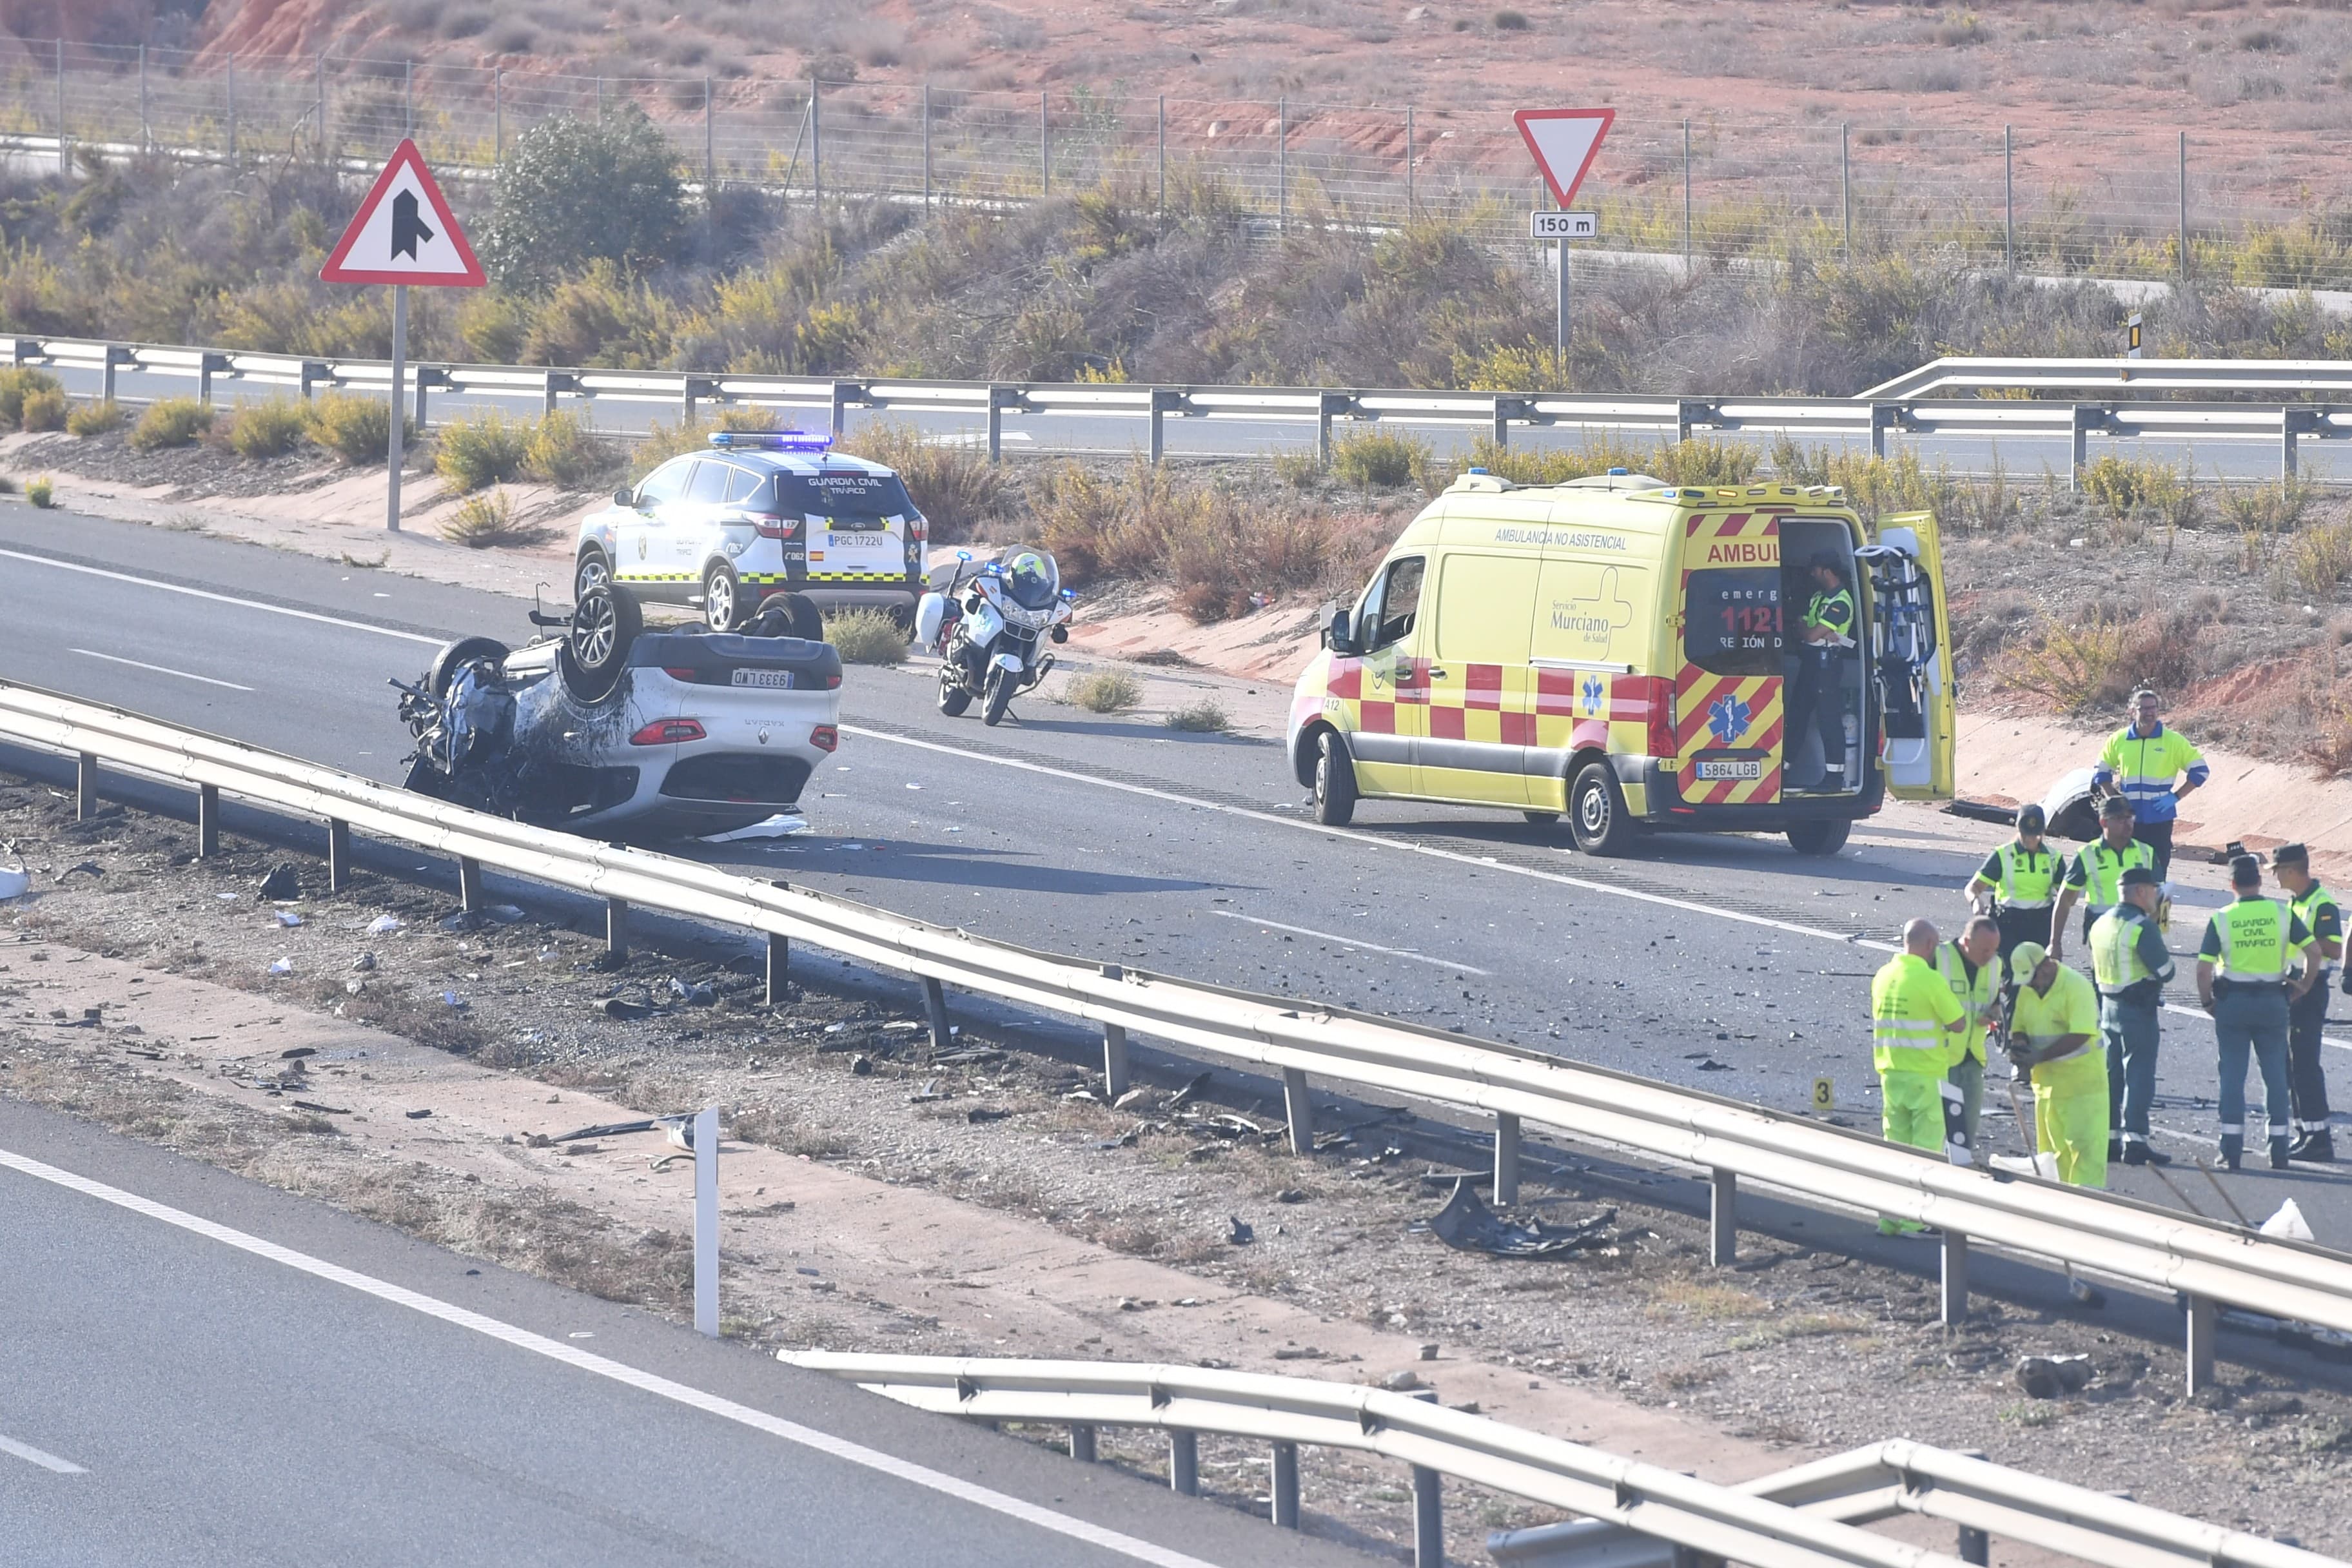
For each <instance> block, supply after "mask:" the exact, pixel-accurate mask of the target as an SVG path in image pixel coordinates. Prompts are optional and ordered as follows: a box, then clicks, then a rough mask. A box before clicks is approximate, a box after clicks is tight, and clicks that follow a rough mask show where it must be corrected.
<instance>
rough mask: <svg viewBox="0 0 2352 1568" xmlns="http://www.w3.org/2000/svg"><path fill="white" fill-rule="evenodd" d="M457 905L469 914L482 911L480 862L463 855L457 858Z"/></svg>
mask: <svg viewBox="0 0 2352 1568" xmlns="http://www.w3.org/2000/svg"><path fill="white" fill-rule="evenodd" d="M457 907H458V908H460V909H462V910H465V911H466V912H467V914H469V915H478V914H479V913H481V912H482V863H481V862H480V861H479V860H476V859H472V858H468V857H467V856H463V855H461V856H459V857H458V858H457Z"/></svg>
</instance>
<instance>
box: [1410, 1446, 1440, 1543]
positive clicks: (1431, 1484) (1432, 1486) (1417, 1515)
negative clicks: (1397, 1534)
mask: <svg viewBox="0 0 2352 1568" xmlns="http://www.w3.org/2000/svg"><path fill="white" fill-rule="evenodd" d="M1412 1568H1445V1514H1444V1477H1442V1476H1440V1475H1439V1474H1438V1473H1437V1472H1436V1471H1435V1470H1433V1469H1430V1468H1427V1467H1426V1466H1423V1465H1415V1466H1414V1467H1413V1468H1412Z"/></svg>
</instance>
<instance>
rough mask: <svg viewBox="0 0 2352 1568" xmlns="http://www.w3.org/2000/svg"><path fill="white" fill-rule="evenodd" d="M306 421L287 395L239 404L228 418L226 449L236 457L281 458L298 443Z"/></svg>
mask: <svg viewBox="0 0 2352 1568" xmlns="http://www.w3.org/2000/svg"><path fill="white" fill-rule="evenodd" d="M309 424H310V421H309V418H308V414H307V411H306V410H305V409H304V408H303V406H302V405H300V404H299V403H297V402H295V401H294V400H293V399H292V398H290V397H272V398H269V399H268V400H267V401H266V402H261V403H247V404H243V405H239V407H238V408H237V410H236V414H234V415H233V416H230V419H229V423H228V445H229V449H230V450H231V451H233V452H235V453H236V455H237V456H238V457H240V458H257V459H258V458H282V457H284V456H285V455H286V454H287V453H289V452H290V451H292V450H294V448H295V447H299V446H300V445H301V444H302V440H303V437H304V436H305V435H307V434H308V430H309Z"/></svg>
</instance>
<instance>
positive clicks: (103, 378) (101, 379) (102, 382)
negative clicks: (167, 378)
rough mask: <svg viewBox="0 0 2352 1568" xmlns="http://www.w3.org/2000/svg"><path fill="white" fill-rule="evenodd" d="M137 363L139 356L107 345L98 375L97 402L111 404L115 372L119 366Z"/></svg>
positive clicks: (119, 346)
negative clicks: (102, 364) (103, 361)
mask: <svg viewBox="0 0 2352 1568" xmlns="http://www.w3.org/2000/svg"><path fill="white" fill-rule="evenodd" d="M137 363H139V356H138V355H137V354H134V353H131V351H130V350H129V349H126V348H123V347H121V345H119V344H116V343H109V344H107V345H106V364H105V366H104V367H103V368H102V369H100V371H99V373H98V400H99V401H100V403H111V402H113V401H114V373H115V370H116V369H117V368H118V367H119V366H121V365H126V364H129V365H135V364H137Z"/></svg>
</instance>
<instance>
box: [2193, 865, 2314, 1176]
mask: <svg viewBox="0 0 2352 1568" xmlns="http://www.w3.org/2000/svg"><path fill="white" fill-rule="evenodd" d="M2230 890H2231V892H2233V893H2235V894H2236V895H2237V899H2236V900H2235V901H2234V902H2231V903H2228V904H2224V905H2222V906H2221V910H2220V911H2219V912H2217V913H2216V914H2215V915H2214V916H2213V918H2212V919H2211V920H2210V921H2206V922H2205V941H2204V943H2203V944H2202V945H2201V946H2200V947H2199V948H2198V950H2197V998H2198V1000H2199V1001H2200V1002H2202V1003H2204V1005H2205V1010H2206V1011H2207V1012H2209V1013H2210V1014H2212V1015H2213V1038H2214V1042H2215V1044H2216V1045H2218V1046H2219V1047H2221V1163H2223V1164H2225V1165H2227V1166H2229V1167H2230V1169H2231V1170H2233V1171H2234V1170H2236V1169H2237V1168H2238V1161H2239V1159H2240V1157H2241V1156H2242V1154H2243V1153H2244V1152H2245V1148H2246V1058H2247V1057H2248V1056H2249V1055H2250V1054H2251V1055H2252V1057H2253V1058H2254V1059H2255V1061H2257V1062H2258V1063H2260V1064H2261V1066H2262V1071H2263V1120H2264V1121H2267V1122H2268V1123H2269V1130H2270V1136H2271V1168H2272V1169H2273V1170H2275V1171H2284V1170H2285V1169H2286V1167H2287V1158H2288V1154H2287V1150H2288V1142H2287V1106H2288V1100H2289V1096H2288V1093H2287V1087H2286V1026H2287V1005H2288V1002H2289V1000H2290V999H2291V997H2300V996H2302V995H2303V994H2305V993H2306V992H2307V991H2309V990H2310V989H2311V987H2312V985H2313V984H2315V982H2316V981H2317V978H2318V972H2317V966H2316V965H2315V964H2311V963H2305V965H2304V968H2303V970H2302V973H2301V974H2300V976H2299V977H2298V976H2297V974H2296V970H2295V964H2296V961H2297V960H2298V959H2301V958H2303V957H2304V955H2305V950H2306V949H2307V948H2308V947H2309V946H2310V945H2311V932H2310V931H2308V930H2307V929H2306V928H2305V925H2304V923H2303V920H2302V917H2300V916H2298V915H2297V914H2296V913H2295V912H2294V910H2291V909H2289V908H2288V907H2287V906H2286V905H2284V904H2282V903H2280V902H2278V901H2277V900H2274V899H2266V898H2264V897H2263V865H2262V862H2261V861H2259V860H2257V859H2255V858H2253V857H2252V856H2251V855H2241V856H2239V857H2238V858H2236V859H2234V860H2232V861H2231V862H2230Z"/></svg>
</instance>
